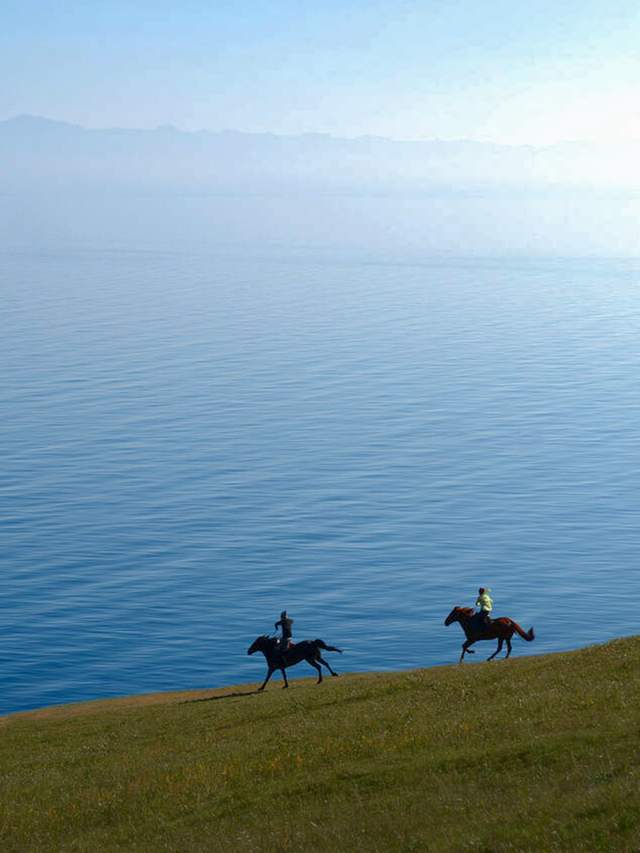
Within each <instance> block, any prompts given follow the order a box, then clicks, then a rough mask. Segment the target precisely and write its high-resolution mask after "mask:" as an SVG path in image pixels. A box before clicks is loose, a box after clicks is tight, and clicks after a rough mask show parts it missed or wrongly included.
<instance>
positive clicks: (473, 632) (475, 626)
mask: <svg viewBox="0 0 640 853" xmlns="http://www.w3.org/2000/svg"><path fill="white" fill-rule="evenodd" d="M452 622H459V623H460V625H461V626H462V630H463V631H464V633H465V635H466V637H467V639H466V641H465V642H464V643H463V644H462V654H461V655H460V663H462V660H463V658H464V656H465V654H466V653H467V652H469V654H470V655H473V654H475V651H474V650H473V649H470V648H469V646H472V645H473V644H474V643H477V642H478V640H497V641H498V648H497V649H496V650H495V652H494V653H493V654H492V655H491V657H489V658H487V660H493V658H494V657H495V656H496V655H497V654H498V652H499V651H501V649H502V645H503V643H505V642H506V644H507V654H506V655H505V660H506V659H507V658H508V657H509V655H510V654H511V638H512V637H513V635H514V634H520V636H521V637H522V639H523V640H526V641H527V642H528V643H530V642H531V641H532V640H535V638H536V635H535V633H534V631H533V628H529V630H528V631H525V630H524V629H523V628H521V627H520V625H518V623H517V622H514V620H513V619H509V617H508V616H501V617H500V618H499V619H493V620H492V621H491V623H490V624H489V625H485V624H484V623H483V622H481V621H480V620H479V619H478V618H477V614H476V613H474V610H473V608H472V607H454V608H453V610H452V611H451V613H450V614H449V615H448V616H447V618H446V619H445V620H444V624H445V625H451V623H452Z"/></svg>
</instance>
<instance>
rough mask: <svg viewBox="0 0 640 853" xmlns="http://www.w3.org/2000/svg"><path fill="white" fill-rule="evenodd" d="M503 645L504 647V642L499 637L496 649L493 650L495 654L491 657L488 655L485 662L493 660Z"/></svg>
mask: <svg viewBox="0 0 640 853" xmlns="http://www.w3.org/2000/svg"><path fill="white" fill-rule="evenodd" d="M503 645H504V640H503V639H502V637H500V638H499V639H498V648H497V649H496V650H495V652H494V653H493V654H492V655H490V656H489V657H488V658H487V660H493V659H494V657H495V656H496V655H497V654H498V652H499V651H501V649H502V646H503Z"/></svg>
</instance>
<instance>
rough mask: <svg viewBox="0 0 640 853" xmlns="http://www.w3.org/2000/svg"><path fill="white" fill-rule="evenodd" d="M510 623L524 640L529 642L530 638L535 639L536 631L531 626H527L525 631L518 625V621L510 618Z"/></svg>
mask: <svg viewBox="0 0 640 853" xmlns="http://www.w3.org/2000/svg"><path fill="white" fill-rule="evenodd" d="M511 624H512V625H513V627H514V628H515V630H516V633H518V634H520V636H521V637H522V639H523V640H526V641H527V642H528V643H530V642H531V641H532V640H535V638H536V633H535V631H534V630H533V628H529V630H528V631H525V630H524V628H521V627H520V625H518V623H517V622H516V621H515V620H514V619H512V620H511Z"/></svg>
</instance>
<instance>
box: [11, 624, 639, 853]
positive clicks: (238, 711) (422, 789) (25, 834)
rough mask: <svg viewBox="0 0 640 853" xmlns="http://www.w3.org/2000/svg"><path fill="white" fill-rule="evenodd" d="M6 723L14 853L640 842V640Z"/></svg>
mask: <svg viewBox="0 0 640 853" xmlns="http://www.w3.org/2000/svg"><path fill="white" fill-rule="evenodd" d="M256 687H257V685H254V684H246V685H245V684H243V685H236V686H233V687H223V688H216V689H211V690H194V691H186V692H185V691H180V692H170V693H154V694H143V695H142V696H128V697H121V698H115V699H99V700H94V701H90V702H83V703H75V704H70V705H59V706H54V707H50V708H44V709H36V710H31V711H21V712H17V713H14V714H10V715H8V716H5V717H2V718H0V793H1V797H0V846H1V847H2V849H3V850H4V851H7V853H10V851H16V853H18V851H20V853H22V851H31V850H33V851H36V850H37V851H43V850H44V851H48V850H52V851H54V850H55V851H58V850H59V851H64V850H74V851H85V850H86V851H89V850H92V851H95V850H100V851H110V850H114V851H115V850H134V851H161V850H167V851H174V850H175V851H190V850H202V851H204V850H221V851H226V850H234V851H237V850H240V851H245V850H246V851H253V850H256V851H262V850H265V851H298V850H300V851H302V850H312V851H314V850H318V851H325V850H326V851H352V850H353V851H360V850H363V851H364V850H367V851H410V850H427V851H431V850H434V851H440V850H442V851H444V850H447V851H448V850H476V851H494V850H495V851H503V850H504V851H507V850H509V851H511V850H514V851H515V850H527V851H528V850H531V851H534V850H536V851H538V850H545V851H546V850H572V851H574V850H607V851H608V850H625V851H626V850H629V851H631V850H637V849H640V793H639V791H640V750H638V746H637V744H638V736H639V735H640V637H631V638H626V639H622V640H615V641H612V642H609V643H606V644H604V645H600V646H592V647H589V648H586V649H581V650H577V651H571V652H562V653H551V654H548V655H533V656H529V657H519V658H518V657H513V658H511V659H510V660H508V661H494V662H492V663H485V664H480V665H474V666H465V665H462V666H458V665H449V666H438V667H432V668H429V669H418V670H407V671H401V672H383V673H358V674H353V675H343V676H342V677H341V678H339V679H327V680H326V682H325V683H323V684H322V685H318V686H316V685H315V680H314V679H313V678H311V679H300V680H293V681H291V687H290V689H289V690H281V689H280V684H278V683H277V684H276V685H273V686H271V685H270V689H269V688H267V690H266V691H265V692H264V693H256V692H255V688H256Z"/></svg>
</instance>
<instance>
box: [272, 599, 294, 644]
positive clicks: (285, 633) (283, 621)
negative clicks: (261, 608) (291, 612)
mask: <svg viewBox="0 0 640 853" xmlns="http://www.w3.org/2000/svg"><path fill="white" fill-rule="evenodd" d="M292 625H293V619H289V617H288V616H287V611H286V610H283V611H282V613H281V614H280V619H279V620H278V621H277V622H276V624H275V628H276V630H277V629H278V628H280V629H281V630H282V637H281V638H280V654H281V655H284V653H285V652H286V651H287V649H288V648H289V644H290V642H291V626H292Z"/></svg>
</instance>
